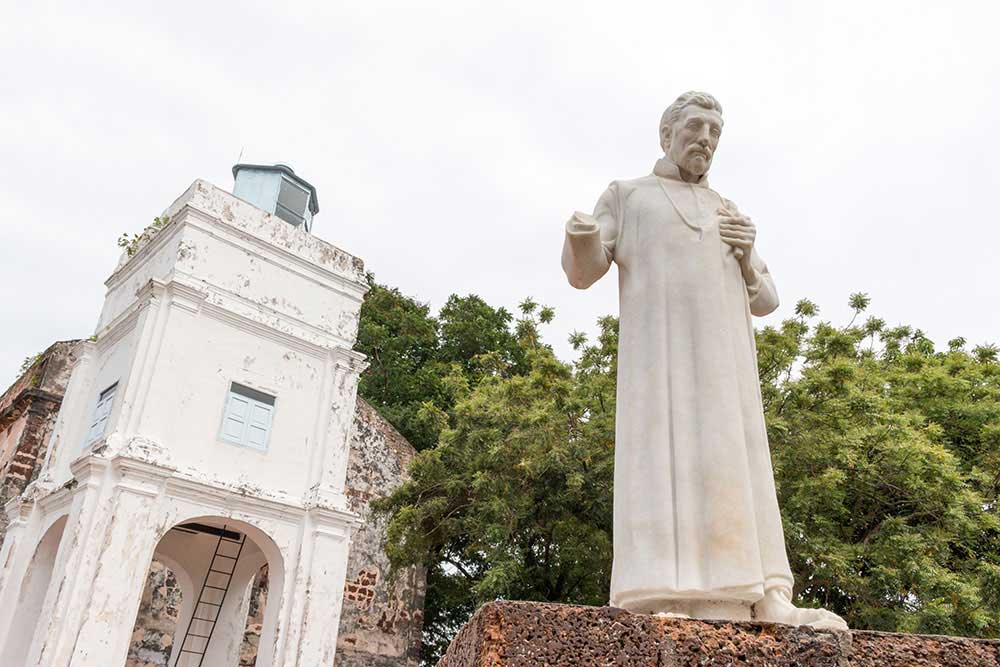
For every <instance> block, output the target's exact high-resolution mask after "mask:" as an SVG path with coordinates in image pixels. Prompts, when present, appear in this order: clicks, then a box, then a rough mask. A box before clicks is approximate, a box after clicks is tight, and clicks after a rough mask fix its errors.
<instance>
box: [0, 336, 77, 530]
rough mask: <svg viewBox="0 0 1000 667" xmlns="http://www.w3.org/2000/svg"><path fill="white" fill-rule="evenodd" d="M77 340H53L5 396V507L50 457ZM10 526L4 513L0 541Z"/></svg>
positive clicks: (0, 406)
mask: <svg viewBox="0 0 1000 667" xmlns="http://www.w3.org/2000/svg"><path fill="white" fill-rule="evenodd" d="M78 342H79V341H75V340H69V341H60V342H58V343H53V344H52V345H50V346H49V348H48V349H46V350H45V351H44V352H42V353H41V354H40V355H38V357H36V358H35V360H34V362H32V363H31V365H30V366H29V367H28V368H27V369H26V370H25V372H24V373H23V374H22V375H21V377H19V378H17V380H15V381H14V384H12V385H11V386H10V387H9V388H8V389H7V391H5V392H4V393H3V394H2V395H0V506H2V505H3V504H5V503H6V502H7V501H9V500H10V499H11V498H14V497H15V496H18V495H20V494H21V492H22V491H24V488H25V487H26V486H27V485H28V483H29V482H31V481H32V480H33V479H35V476H36V474H37V470H38V467H39V466H40V465H41V463H42V461H43V460H44V458H45V453H46V448H47V447H48V442H49V435H50V434H51V433H52V426H53V425H54V424H55V420H56V416H57V415H58V413H59V406H60V404H61V403H62V397H63V394H64V393H65V391H66V384H67V383H68V382H69V376H70V373H71V371H72V370H73V364H74V363H75V362H76V346H77V343H78ZM6 530H7V519H6V515H4V514H3V513H2V512H0V541H2V539H3V536H4V534H5V533H6Z"/></svg>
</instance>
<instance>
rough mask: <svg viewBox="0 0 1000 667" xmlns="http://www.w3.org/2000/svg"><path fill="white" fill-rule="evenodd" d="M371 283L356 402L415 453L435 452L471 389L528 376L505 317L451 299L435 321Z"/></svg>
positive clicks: (395, 292) (471, 298) (469, 298)
mask: <svg viewBox="0 0 1000 667" xmlns="http://www.w3.org/2000/svg"><path fill="white" fill-rule="evenodd" d="M367 280H368V287H369V291H368V294H367V295H366V296H365V301H364V303H363V304H362V306H361V318H360V323H359V326H358V339H357V343H356V345H355V349H357V350H358V351H359V352H363V353H364V354H366V355H367V356H368V362H369V368H368V370H367V371H366V372H365V373H364V374H362V376H361V381H360V383H359V385H358V394H359V395H360V396H361V397H362V398H364V399H365V400H367V401H368V402H369V403H371V404H372V405H373V406H375V407H376V408H377V409H378V410H379V412H380V413H381V414H382V416H384V417H385V418H386V419H388V420H389V421H390V422H391V423H392V424H393V426H395V427H396V428H397V429H398V430H399V432H400V433H402V434H403V435H404V436H405V437H406V438H407V440H409V441H410V443H411V444H412V445H413V446H414V447H415V448H416V449H417V450H423V449H427V448H429V447H433V446H434V445H436V444H437V442H438V437H439V436H440V433H441V429H442V428H443V427H444V425H445V424H446V423H447V420H448V419H449V418H450V414H451V411H452V409H453V407H454V405H455V401H456V400H457V397H458V396H459V395H460V394H461V392H462V387H463V386H464V385H465V384H466V383H468V382H476V381H478V380H479V379H481V378H482V377H483V376H484V375H488V374H500V375H504V376H507V375H512V374H515V375H516V374H521V373H524V372H525V370H526V366H525V356H524V354H525V353H524V350H523V348H522V347H521V346H520V345H519V344H518V341H517V338H516V336H515V333H514V332H513V331H512V325H513V316H512V315H511V314H510V312H509V311H507V310H506V309H504V308H493V307H492V306H490V305H489V304H487V303H486V302H485V301H483V300H482V299H481V298H480V297H478V296H476V295H475V294H469V295H466V296H459V295H457V294H452V295H451V296H450V297H449V298H448V300H447V302H445V304H444V306H443V307H442V308H441V310H440V312H439V313H438V314H437V316H434V315H432V314H431V311H430V307H429V306H428V305H427V304H423V303H420V302H418V301H416V300H415V299H413V298H411V297H408V296H406V295H404V294H403V293H402V292H400V291H399V289H396V288H391V287H387V286H385V285H380V284H379V283H377V282H376V281H375V277H374V276H373V275H372V274H368V276H367ZM543 315H544V313H543ZM456 392H457V393H456Z"/></svg>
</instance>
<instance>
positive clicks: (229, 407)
mask: <svg viewBox="0 0 1000 667" xmlns="http://www.w3.org/2000/svg"><path fill="white" fill-rule="evenodd" d="M273 415H274V396H268V395H267V394H265V393H264V392H262V391H257V390H256V389H251V388H250V387H246V386H244V385H241V384H237V383H236V382H233V383H232V384H231V385H230V387H229V396H228V397H227V398H226V410H225V412H224V413H223V415H222V433H221V438H222V439H223V440H225V441H226V442H231V443H233V444H234V445H241V446H243V447H249V448H250V449H256V450H259V451H262V452H263V451H266V450H267V436H268V434H269V433H270V432H271V418H272V416H273Z"/></svg>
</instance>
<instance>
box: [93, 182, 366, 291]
mask: <svg viewBox="0 0 1000 667" xmlns="http://www.w3.org/2000/svg"><path fill="white" fill-rule="evenodd" d="M206 185H207V184H206ZM210 187H214V186H210ZM189 191H190V189H189ZM219 192H222V191H221V190H219ZM185 194H186V193H185ZM225 194H228V193H225ZM229 196H232V195H229ZM234 199H235V197H234ZM194 200H195V198H194V197H190V198H189V200H188V201H187V202H185V203H184V204H182V205H181V207H180V208H179V209H178V210H177V211H176V212H175V213H174V215H173V216H172V217H171V220H170V223H169V224H168V225H167V226H166V227H163V228H161V229H159V230H156V232H155V233H154V234H153V235H152V236H151V238H150V239H149V240H148V241H147V242H146V243H144V244H143V245H142V246H141V247H140V248H139V249H138V250H136V252H135V254H133V255H132V256H131V257H129V258H128V259H127V260H126V261H125V263H123V264H122V265H120V266H119V267H118V268H116V269H115V271H114V272H113V273H112V274H111V275H110V276H109V277H108V279H107V280H106V281H105V282H104V284H105V286H106V287H107V288H108V289H109V290H110V289H113V288H115V287H117V286H118V285H120V284H122V283H123V282H125V281H126V280H128V278H129V277H130V276H131V275H132V274H133V273H135V271H137V270H138V269H139V267H140V266H142V264H143V262H142V260H143V259H144V258H146V257H148V256H149V255H152V254H155V253H156V252H157V251H158V250H159V249H160V248H162V247H163V246H164V245H166V244H167V243H168V242H169V240H170V239H172V238H173V237H174V236H176V235H177V234H178V233H179V232H180V231H181V230H182V229H183V228H184V227H185V226H191V227H195V228H198V229H200V230H201V231H202V232H204V233H207V234H210V235H211V236H212V237H214V238H217V239H219V240H221V241H224V242H226V243H229V244H231V245H234V246H236V247H241V248H242V247H243V246H241V245H240V243H238V242H237V240H238V241H242V242H243V243H244V244H249V245H251V246H253V247H254V248H256V249H258V250H259V251H261V252H262V254H261V259H263V260H265V261H269V262H271V263H274V264H277V265H279V266H282V268H285V269H286V270H290V271H293V272H294V273H297V274H298V275H300V276H302V277H304V278H307V279H309V280H312V281H314V282H317V283H319V284H322V285H324V286H326V287H328V288H329V289H332V290H334V291H336V292H338V293H340V294H342V295H343V296H345V297H347V298H349V299H351V300H353V301H355V302H357V303H361V301H362V299H364V295H365V293H366V292H367V291H368V286H367V285H365V284H364V283H363V282H361V281H360V280H356V279H353V278H351V277H348V276H345V275H342V274H340V273H337V272H335V271H331V270H329V269H327V268H324V267H323V266H320V265H319V264H316V263H315V262H313V261H310V260H309V259H308V258H305V257H301V256H299V255H297V254H296V253H294V252H291V251H289V250H287V249H285V248H282V247H281V246H278V245H275V244H274V243H271V242H269V241H268V240H266V239H263V238H260V237H258V236H256V235H254V234H251V233H250V232H248V231H246V230H244V229H241V228H240V227H238V226H236V225H233V224H230V223H228V222H226V221H224V220H222V219H221V218H219V217H217V216H216V215H215V214H214V212H212V211H209V210H204V209H202V208H199V207H198V206H197V205H196V204H195V203H194ZM199 223H200V224H199ZM275 224H285V223H283V222H281V223H275ZM220 232H221V233H220ZM227 237H228V238H227ZM314 240H315V241H316V242H319V243H322V244H324V247H328V248H330V249H331V251H332V252H343V251H341V250H339V249H337V248H336V247H335V246H332V245H330V244H329V243H326V242H325V241H322V240H321V239H318V238H315V237H314ZM244 249H245V248H244ZM344 254H345V255H346V253H344ZM269 255H270V256H269ZM348 256H349V255H348ZM276 260H282V261H284V262H285V265H282V264H281V263H280V261H276Z"/></svg>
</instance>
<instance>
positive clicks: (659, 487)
mask: <svg viewBox="0 0 1000 667" xmlns="http://www.w3.org/2000/svg"><path fill="white" fill-rule="evenodd" d="M721 133H722V107H721V106H720V105H719V103H718V102H717V101H716V100H715V98H714V97H712V96H711V95H708V94H705V93H697V92H690V93H685V94H684V95H681V96H680V97H679V98H678V99H677V101H676V102H674V103H673V104H672V105H670V107H669V108H668V109H667V110H666V111H665V112H664V113H663V117H662V119H661V120H660V145H661V146H662V147H663V151H664V153H665V155H664V157H663V158H661V159H660V160H658V161H657V162H656V165H655V166H654V167H653V173H652V174H650V175H648V176H643V177H642V178H637V179H634V180H623V181H614V182H613V183H611V185H610V186H609V187H608V189H607V190H606V191H605V192H604V194H603V195H602V196H601V198H600V200H599V201H598V202H597V207H596V208H595V210H594V214H593V216H590V215H587V214H585V213H579V212H577V213H574V214H573V217H572V218H570V220H569V222H568V223H567V224H566V240H565V244H564V246H563V254H562V265H563V269H564V270H565V271H566V275H567V277H568V278H569V282H570V284H572V285H573V286H574V287H577V288H579V289H585V288H587V287H589V286H590V285H591V284H593V283H594V282H595V281H596V280H598V279H599V278H600V277H601V276H603V275H604V274H605V273H606V272H607V270H608V268H610V266H611V263H612V262H615V263H617V264H618V276H619V290H620V301H621V324H620V327H621V329H620V337H619V350H618V413H617V425H616V442H615V447H616V451H615V489H614V493H615V497H614V500H615V502H614V567H613V571H612V576H611V604H612V605H615V606H618V607H623V608H625V609H628V610H631V611H637V612H646V613H659V614H668V615H676V616H691V617H695V618H720V619H730V620H749V619H751V618H756V619H758V620H763V621H772V622H779V623H788V624H792V625H812V626H814V627H817V628H835V629H846V628H847V626H846V624H845V623H844V621H843V620H841V618H840V617H839V616H837V615H835V614H833V613H831V612H828V611H826V610H823V609H807V608H798V607H795V606H793V605H792V602H791V597H792V573H791V570H790V568H789V566H788V558H787V556H786V553H785V541H784V535H783V531H782V527H781V516H780V514H779V511H778V502H777V496H776V494H775V489H774V474H773V472H772V469H771V458H770V452H769V450H768V443H767V433H766V431H765V428H764V415H763V409H762V406H761V397H760V386H759V384H758V376H757V355H756V349H755V347H754V336H753V325H752V322H751V315H767V314H768V313H770V312H772V311H773V310H774V309H775V308H777V307H778V295H777V292H776V291H775V288H774V282H773V281H772V279H771V274H770V273H769V272H768V270H767V265H766V264H765V263H764V261H763V260H762V259H761V258H760V256H759V255H758V254H757V251H756V249H755V246H754V240H755V238H756V234H757V232H756V228H755V226H754V224H753V223H752V222H751V221H750V218H748V217H746V216H745V215H743V214H742V213H740V212H739V210H738V209H737V207H736V205H735V204H734V203H733V202H731V201H729V200H728V199H726V198H724V197H722V196H721V195H719V194H718V193H717V192H716V191H715V190H713V189H712V188H710V187H709V185H708V181H707V178H706V175H707V173H708V170H709V167H710V166H711V164H712V157H713V154H714V153H715V150H716V148H717V146H718V144H719V137H720V135H721Z"/></svg>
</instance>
